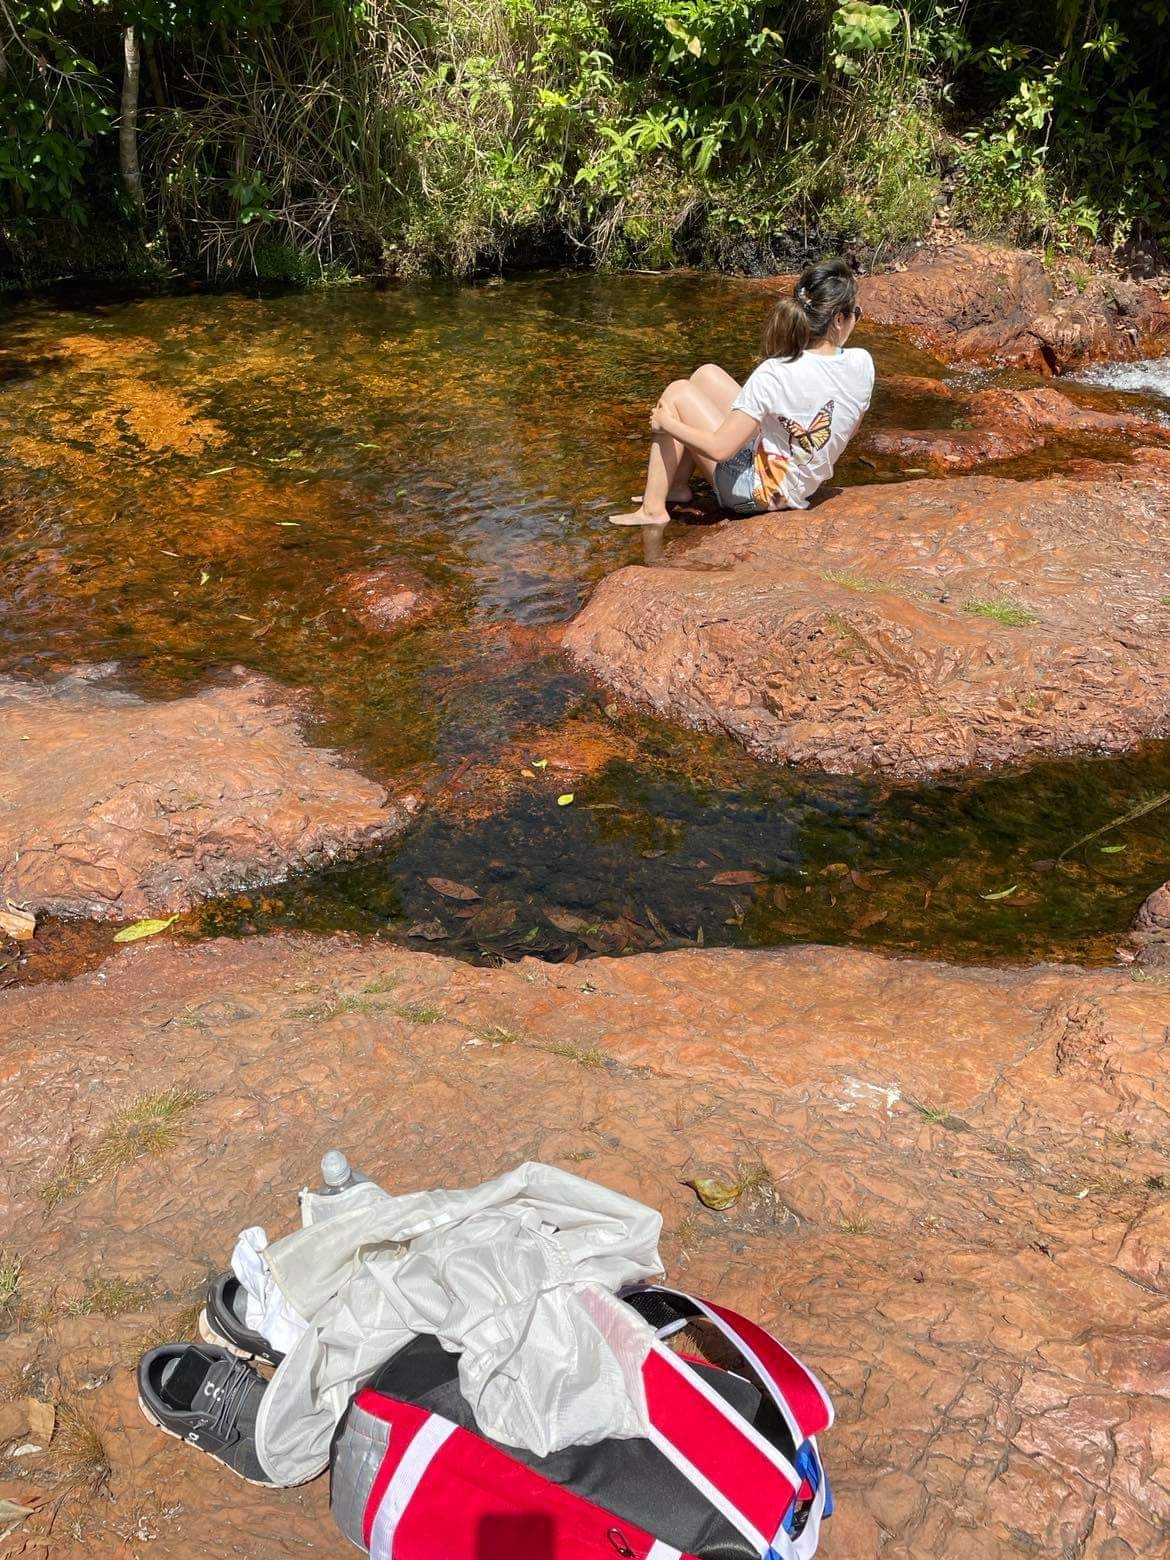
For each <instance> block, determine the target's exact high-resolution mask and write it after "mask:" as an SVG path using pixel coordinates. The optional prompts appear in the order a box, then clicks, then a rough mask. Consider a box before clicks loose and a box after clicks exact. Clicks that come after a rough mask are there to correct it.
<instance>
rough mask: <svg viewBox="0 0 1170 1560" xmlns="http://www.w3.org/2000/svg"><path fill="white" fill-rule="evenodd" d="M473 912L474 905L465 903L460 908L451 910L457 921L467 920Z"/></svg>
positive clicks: (474, 910) (474, 909)
mask: <svg viewBox="0 0 1170 1560" xmlns="http://www.w3.org/2000/svg"><path fill="white" fill-rule="evenodd" d="M475 913H476V907H475V906H474V905H465V906H464V907H463V909H462V910H452V911H451V914H452V915H453V916H454V917H455V919H456V920H457V921H469V920H470V919H471V917H472V916H473V915H474V914H475Z"/></svg>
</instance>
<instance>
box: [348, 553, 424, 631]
mask: <svg viewBox="0 0 1170 1560" xmlns="http://www.w3.org/2000/svg"><path fill="white" fill-rule="evenodd" d="M337 590H338V594H339V595H340V597H341V599H342V601H343V603H344V606H345V610H346V611H347V612H352V613H353V615H354V616H355V617H356V618H357V619H358V620H359V621H360V622H362V623H364V624H365V626H366V627H367V628H373V629H385V628H396V627H398V626H399V625H400V624H404V623H410V622H415V621H417V620H418V619H419V618H423V617H426V616H428V614H430V613H431V612H433V611H434V610H435V607H436V605H437V602H436V599H435V596H434V594H433V592H431V591H429V590H428V589H427V587H426V586H425V585H424V584H422V582H421V581H419V580H417V579H415V578H413V577H409V576H407V575H405V574H404V573H403V572H402V571H401V570H400V569H396V568H393V567H390V566H385V567H381V568H375V569H357V570H355V571H354V572H353V573H352V574H347V575H345V577H344V578H343V579H342V580H341V581H340V582H339V584H338V587H337Z"/></svg>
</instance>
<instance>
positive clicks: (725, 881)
mask: <svg viewBox="0 0 1170 1560" xmlns="http://www.w3.org/2000/svg"><path fill="white" fill-rule="evenodd" d="M711 881H712V883H718V884H719V886H720V888H734V887H738V886H739V885H740V884H744V883H762V882H763V881H764V874H763V873H762V872H746V871H745V872H717V873H716V874H715V876H714V877H713V878H712V879H711Z"/></svg>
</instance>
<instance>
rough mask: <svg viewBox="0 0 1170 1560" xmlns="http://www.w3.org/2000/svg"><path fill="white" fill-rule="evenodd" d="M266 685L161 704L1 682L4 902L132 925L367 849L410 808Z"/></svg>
mask: <svg viewBox="0 0 1170 1560" xmlns="http://www.w3.org/2000/svg"><path fill="white" fill-rule="evenodd" d="M287 697H288V696H287V694H284V695H282V693H281V691H280V690H279V689H278V688H276V686H275V685H274V684H272V683H269V682H267V681H265V680H264V679H263V678H259V677H250V678H248V679H247V680H246V681H243V682H239V683H236V684H234V685H232V686H228V687H218V688H209V689H207V690H205V691H204V692H202V693H198V694H193V695H191V696H189V697H186V698H181V699H175V700H172V701H170V702H162V703H148V702H145V701H144V700H142V699H139V698H136V697H134V696H133V695H131V694H127V693H120V692H116V691H113V690H111V689H108V688H103V687H101V686H97V685H95V684H93V683H92V682H90V681H87V680H86V678H85V677H84V676H81V677H77V676H74V677H69V678H65V679H63V680H62V681H61V682H60V683H57V684H54V685H51V686H42V685H39V684H32V683H25V682H18V681H16V680H14V679H11V678H0V750H2V751H3V753H4V767H5V777H4V788H3V793H2V796H0V897H7V898H8V899H10V900H12V901H13V902H14V903H16V904H20V905H25V906H27V907H28V908H29V909H32V910H36V911H42V912H45V913H49V914H54V915H84V916H95V917H102V918H116V919H130V918H132V917H136V916H143V915H151V914H155V913H158V912H174V911H181V910H185V909H188V908H189V907H190V906H191V905H192V904H194V903H195V902H196V901H197V900H199V899H203V898H206V897H208V896H209V895H213V894H220V893H224V892H228V891H230V890H232V889H235V888H238V887H242V886H245V885H253V884H258V883H264V882H273V881H276V880H278V879H279V878H282V877H284V876H285V875H286V874H287V873H288V872H289V871H291V870H293V869H295V868H298V867H305V866H309V865H313V864H316V863H318V862H320V861H323V860H328V859H330V858H332V857H334V856H338V855H343V854H346V853H349V852H353V851H356V850H358V849H360V848H361V847H363V846H367V845H370V844H373V843H374V842H376V841H378V840H382V839H385V838H387V837H389V836H390V835H393V834H395V833H397V832H399V831H400V830H401V829H403V828H404V827H405V826H406V824H407V822H408V821H409V816H410V815H409V810H408V807H407V806H406V805H404V804H400V803H394V802H391V801H390V799H389V797H388V796H387V793H386V792H385V791H384V790H383V788H382V787H381V786H380V785H377V784H375V783H374V782H373V781H372V780H367V779H366V778H365V777H364V776H362V775H359V774H356V773H354V771H352V770H350V769H346V768H345V767H344V766H343V765H342V763H341V761H340V760H339V759H338V758H337V756H336V755H335V754H332V753H330V752H327V751H324V750H322V749H318V748H312V747H310V746H308V744H307V743H306V742H305V741H304V740H303V738H302V737H301V735H300V731H299V729H298V724H297V717H296V714H295V712H294V710H293V709H292V708H291V707H290V706H289V704H288V703H287V702H286V701H287Z"/></svg>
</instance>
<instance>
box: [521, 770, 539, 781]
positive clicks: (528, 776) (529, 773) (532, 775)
mask: <svg viewBox="0 0 1170 1560" xmlns="http://www.w3.org/2000/svg"><path fill="white" fill-rule="evenodd" d="M520 773H521V774H522V775H523V776H524V778H525V780H535V779H536V770H535V769H522V770H521V771H520Z"/></svg>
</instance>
